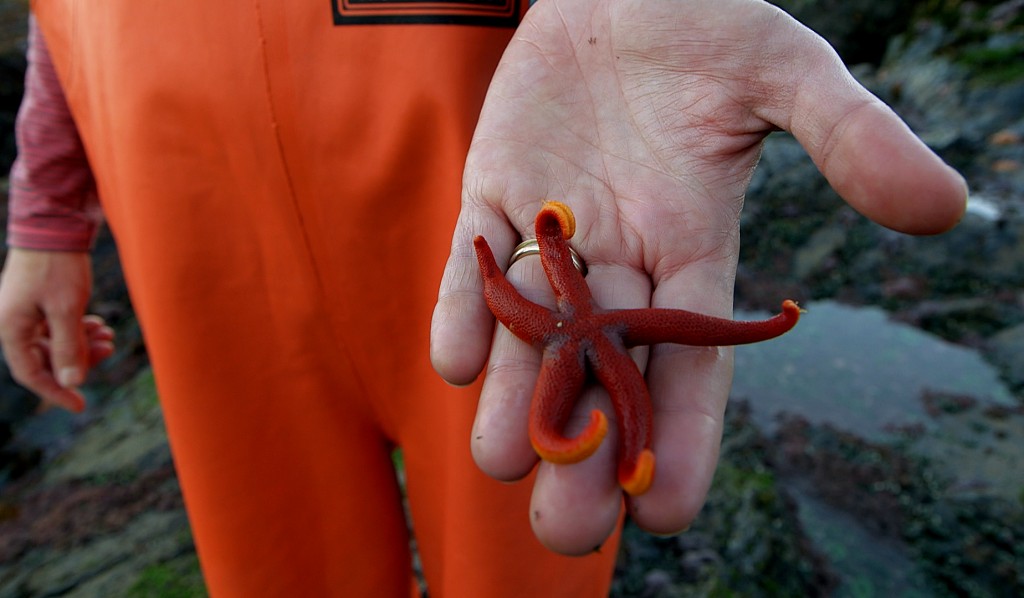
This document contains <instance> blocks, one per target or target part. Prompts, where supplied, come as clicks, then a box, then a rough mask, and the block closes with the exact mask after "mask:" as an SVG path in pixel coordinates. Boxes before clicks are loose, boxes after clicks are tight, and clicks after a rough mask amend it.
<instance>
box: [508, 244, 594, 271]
mask: <svg viewBox="0 0 1024 598" xmlns="http://www.w3.org/2000/svg"><path fill="white" fill-rule="evenodd" d="M530 255H540V245H538V244H537V239H527V240H525V241H523V242H522V243H520V244H519V245H516V248H515V249H514V250H512V256H511V257H509V258H508V267H509V268H511V267H512V264H514V263H516V262H518V261H519V260H521V259H523V258H524V257H527V256H530ZM569 255H570V256H572V265H573V266H575V267H576V269H577V270H579V271H580V274H582V275H583V276H586V275H587V262H585V261H583V258H582V257H580V254H578V253H576V250H575V249H573V248H572V247H569Z"/></svg>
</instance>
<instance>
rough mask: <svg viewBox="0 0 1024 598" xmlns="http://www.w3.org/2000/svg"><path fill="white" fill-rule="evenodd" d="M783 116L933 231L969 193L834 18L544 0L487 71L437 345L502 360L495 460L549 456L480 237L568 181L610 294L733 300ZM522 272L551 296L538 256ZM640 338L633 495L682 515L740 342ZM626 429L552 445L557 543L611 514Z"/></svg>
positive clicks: (480, 417) (536, 507) (844, 183)
mask: <svg viewBox="0 0 1024 598" xmlns="http://www.w3.org/2000/svg"><path fill="white" fill-rule="evenodd" d="M778 129H783V130H787V131H790V132H792V133H793V135H794V136H795V137H796V138H797V140H799V141H800V143H801V144H802V145H803V146H804V148H805V149H806V150H807V151H808V153H809V154H810V156H811V158H812V159H813V160H814V162H815V163H816V164H817V165H818V168H819V169H820V170H821V171H822V173H823V174H824V175H825V177H826V178H827V179H828V180H829V182H830V183H831V185H832V186H833V188H835V190H836V191H837V192H838V193H839V194H840V195H841V196H842V197H843V198H844V199H845V200H846V201H847V202H849V203H850V204H851V205H852V206H853V207H854V208H856V209H857V210H859V211H860V212H861V213H862V214H864V215H866V216H867V217H869V218H871V219H872V220H875V221H876V222H878V223H880V224H882V225H885V226H888V227H890V228H893V229H896V230H900V231H903V232H908V233H914V234H930V233H938V232H941V231H943V230H946V229H948V228H950V227H952V226H953V225H955V223H956V222H957V221H958V220H959V218H960V216H961V215H962V213H963V210H964V207H965V200H966V188H965V184H964V182H963V179H962V178H961V177H960V176H959V175H958V174H957V173H956V172H954V171H953V170H952V169H950V168H949V167H948V166H946V165H945V164H943V163H942V161H941V160H940V159H939V158H938V157H936V156H935V155H934V154H933V153H932V152H931V151H930V150H928V148H927V147H926V146H925V145H924V144H923V143H922V142H921V141H920V140H918V139H917V137H915V136H914V135H913V133H912V132H911V131H910V130H909V129H908V128H907V127H906V125H904V124H903V122H902V121H901V120H900V119H899V118H898V117H897V116H896V115H895V114H894V113H893V112H892V111H891V110H890V109H889V108H887V107H886V106H885V105H884V104H882V103H881V102H880V101H879V100H878V99H876V98H875V97H873V96H872V95H871V94H870V93H868V92H867V91H866V90H864V89H863V88H862V87H861V86H860V85H858V84H857V83H856V81H855V80H854V79H853V78H852V77H851V76H850V74H849V73H848V71H847V70H846V69H845V67H844V66H843V64H842V62H841V61H840V60H839V58H838V56H836V54H835V53H834V52H833V51H832V49H831V48H830V47H829V46H828V44H827V43H826V42H825V41H824V40H822V39H821V38H820V37H818V36H817V35H815V34H814V33H812V32H811V31H809V30H807V29H806V28H804V27H802V26H801V25H799V24H798V23H797V22H795V21H794V20H792V19H791V18H790V17H788V16H787V15H786V14H785V13H783V12H782V11H780V10H778V9H776V8H775V7H773V6H771V5H769V4H767V3H765V2H760V1H757V0H718V1H715V2H710V1H706V0H690V1H685V2H681V1H678V0H675V1H673V0H541V1H540V2H539V3H538V4H537V5H535V6H534V7H533V8H532V9H531V10H530V11H529V13H528V14H527V17H526V19H525V20H524V22H523V24H522V25H521V26H520V28H519V30H518V31H517V33H516V35H515V38H514V39H513V41H512V42H511V43H510V44H509V47H508V49H507V51H506V54H505V56H504V57H503V59H502V62H501V64H500V65H499V67H498V69H497V71H496V73H495V76H494V79H493V80H492V83H491V86H490V89H489V91H488V96H487V100H486V103H485V106H484V109H483V112H482V114H481V117H480V121H479V124H478V127H477V131H476V135H475V137H474V140H473V145H472V148H471V150H470V153H469V156H468V159H467V165H466V172H465V177H464V191H463V204H462V212H461V214H460V216H459V220H458V224H457V227H456V230H455V234H454V239H453V244H452V251H451V255H450V257H449V261H448V264H447V267H446V270H445V275H444V278H443V280H442V284H441V289H440V293H439V298H438V303H437V306H436V308H435V312H434V320H433V323H432V336H431V356H432V360H433V363H434V366H435V368H436V369H437V371H438V372H439V373H440V374H441V375H442V376H443V377H444V378H445V379H446V380H448V381H449V382H451V383H454V384H465V383H468V382H470V381H472V380H473V379H474V378H475V377H476V376H477V375H478V374H479V373H480V371H481V370H482V369H483V367H484V365H485V363H486V365H487V376H486V379H485V382H484V386H483V389H482V392H481V396H480V402H479V406H478V410H477V417H476V422H475V425H474V430H473V441H472V448H473V454H474V458H475V459H476V461H477V463H478V465H479V466H480V467H481V469H483V471H485V472H486V473H488V474H489V475H491V476H493V477H495V478H497V479H500V480H515V479H519V478H521V477H523V476H525V475H526V474H527V473H529V472H530V471H531V469H532V468H533V466H534V465H535V464H536V461H537V457H536V455H535V454H534V452H533V450H532V447H531V446H530V443H529V438H528V434H527V413H528V410H529V402H530V398H531V395H532V392H533V386H534V382H535V380H536V377H537V372H538V369H539V363H540V353H539V351H537V350H536V349H533V348H530V347H528V346H526V345H525V344H524V343H522V342H521V341H519V340H518V339H516V338H515V337H513V336H512V335H511V333H510V332H508V330H506V329H504V328H503V327H498V329H497V330H494V328H493V318H492V316H491V314H490V312H489V311H488V309H487V307H486V305H485V304H484V301H483V297H482V290H481V289H482V282H481V278H480V274H479V273H478V271H477V263H476V258H475V256H474V253H473V246H472V240H473V237H474V236H476V235H483V236H484V237H485V238H486V239H487V241H488V243H489V244H490V246H491V247H492V248H493V250H494V253H495V255H496V257H497V259H498V261H499V263H503V260H506V262H504V263H507V258H508V256H509V254H510V253H511V251H512V248H513V246H514V245H515V244H516V243H518V241H519V240H520V238H521V237H529V236H532V234H531V231H532V223H533V219H534V216H535V215H536V213H537V211H538V210H539V208H540V206H541V200H544V199H555V200H559V201H562V202H565V203H567V204H569V205H570V206H571V207H572V209H573V211H574V212H575V214H576V222H577V233H576V236H575V237H574V238H573V240H572V244H573V246H574V247H575V248H576V249H577V251H578V252H579V253H580V254H581V255H582V256H583V257H584V258H585V259H586V261H587V264H588V266H589V272H590V273H589V275H588V277H587V281H588V283H589V285H590V287H591V289H592V291H593V294H594V298H595V300H596V301H597V302H598V303H599V304H600V305H601V306H603V307H605V308H634V307H647V306H657V307H672V308H681V309H689V310H692V311H697V312H702V313H706V314H710V315H716V316H723V317H729V316H731V311H732V293H733V282H734V278H735V267H736V259H737V255H738V250H739V234H738V233H739V228H738V227H739V212H740V209H741V208H742V204H743V196H744V193H745V190H746V187H747V185H748V183H749V181H750V176H751V173H752V171H753V168H754V165H755V164H756V162H757V158H758V155H759V152H760V149H761V142H762V140H763V139H764V137H765V136H766V135H767V134H768V133H769V132H771V131H773V130H778ZM508 276H509V279H510V280H511V281H512V282H513V284H515V285H516V286H517V287H518V288H519V289H521V291H522V292H523V293H524V295H526V296H529V297H532V298H533V299H534V300H537V301H540V302H544V301H547V302H550V291H549V289H548V288H547V281H546V279H545V278H544V276H543V274H542V273H541V270H540V266H539V260H522V261H520V262H519V263H517V264H516V266H515V267H514V268H511V269H510V270H509V272H508ZM779 299H780V300H781V299H782V298H781V297H780V298H779ZM492 331H493V334H492ZM634 355H635V357H636V358H637V361H638V363H639V364H640V366H641V368H642V369H644V370H645V372H646V379H647V383H648V386H649V389H650V394H651V399H652V402H653V408H654V414H655V415H654V425H655V427H654V454H655V455H656V458H657V460H658V461H657V467H658V469H657V472H656V475H655V478H654V483H653V485H652V487H651V489H650V491H649V492H647V493H646V494H643V495H641V496H637V497H630V498H629V500H628V508H629V510H630V514H631V516H632V517H633V519H634V520H635V521H636V522H637V523H638V524H639V525H640V526H641V527H644V528H645V529H648V530H650V531H652V532H655V533H663V534H665V533H675V532H678V531H680V530H682V529H684V528H685V527H686V526H688V525H689V523H690V522H691V521H692V520H693V519H694V517H695V516H696V514H697V512H698V511H699V509H700V507H701V505H702V503H703V501H704V498H705V495H706V493H707V489H708V487H709V485H710V482H711V478H712V475H713V472H714V466H715V462H716V461H717V455H718V447H719V444H720V440H721V433H722V419H723V413H724V409H725V403H726V400H727V398H728V392H729V387H730V384H731V378H732V352H731V351H730V350H727V349H714V348H711V349H708V348H694V347H683V346H677V345H658V346H656V347H654V348H652V349H651V350H650V351H649V352H645V351H637V352H635V353H634ZM488 356H489V361H488ZM595 404H596V405H598V406H599V407H602V408H603V410H604V411H605V412H606V413H608V414H609V415H610V416H611V414H612V412H611V411H610V410H609V409H608V408H607V403H606V397H605V396H604V395H603V393H601V392H597V391H589V392H588V393H587V394H586V396H585V397H584V398H583V399H582V400H581V401H580V404H579V405H578V408H577V410H576V414H577V416H578V417H576V418H575V419H574V421H573V422H571V423H570V429H569V430H568V431H567V432H566V435H568V436H572V435H573V433H574V432H575V431H577V430H578V429H579V428H580V427H582V425H583V424H585V422H586V421H587V417H588V413H589V411H590V409H591V408H592V407H593V406H594V405H595ZM574 426H578V427H574ZM614 435H615V425H614V424H612V425H610V430H609V435H608V438H606V439H605V442H604V444H603V445H602V447H601V449H599V450H598V452H597V453H595V454H594V455H593V456H592V457H590V458H589V459H587V460H585V461H583V462H580V463H577V464H573V465H552V464H550V463H542V464H541V466H540V469H539V471H538V474H537V478H536V483H535V486H534V492H533V500H532V505H531V507H530V513H531V520H532V523H533V527H534V531H535V532H536V534H537V536H538V538H539V539H540V540H541V541H542V542H543V543H544V544H545V545H547V546H548V547H549V548H551V549H553V550H556V551H558V552H563V553H567V554H580V553H584V552H587V551H589V550H592V549H593V548H594V547H595V546H598V545H599V544H600V543H601V542H602V541H603V540H604V539H605V538H606V537H607V535H608V534H609V533H611V531H612V530H613V529H614V527H615V524H616V521H617V518H618V514H619V511H620V508H621V504H622V494H621V492H620V490H619V488H618V487H617V485H616V481H615V459H614V457H615V455H614V453H615V438H614Z"/></svg>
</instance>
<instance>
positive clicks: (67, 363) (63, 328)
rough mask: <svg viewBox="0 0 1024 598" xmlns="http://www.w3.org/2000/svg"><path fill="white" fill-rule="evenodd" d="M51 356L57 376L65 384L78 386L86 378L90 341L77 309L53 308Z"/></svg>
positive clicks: (49, 315) (61, 383)
mask: <svg viewBox="0 0 1024 598" xmlns="http://www.w3.org/2000/svg"><path fill="white" fill-rule="evenodd" d="M46 315H47V325H48V327H49V330H50V342H49V356H50V366H51V367H52V368H53V373H54V377H55V378H56V380H57V382H58V383H59V384H60V385H61V386H63V387H64V388H77V387H78V386H80V385H81V384H82V383H83V382H85V374H86V364H87V357H88V353H89V350H88V344H87V340H86V336H85V329H84V327H83V325H82V316H81V314H80V313H74V311H71V310H69V311H64V310H61V311H50V312H48V313H47V314H46Z"/></svg>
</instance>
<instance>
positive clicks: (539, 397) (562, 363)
mask: <svg viewBox="0 0 1024 598" xmlns="http://www.w3.org/2000/svg"><path fill="white" fill-rule="evenodd" d="M585 380H586V371H585V369H584V362H583V355H582V354H581V351H580V347H579V343H577V342H571V341H567V342H564V343H563V344H562V345H561V346H560V347H558V348H557V349H550V348H549V349H548V350H546V351H545V352H544V360H543V362H542V363H541V367H540V375H539V376H538V378H537V386H536V388H535V390H534V393H533V402H531V403H530V443H531V444H532V445H533V449H534V450H535V451H537V454H538V455H540V457H541V458H542V459H544V460H545V461H550V462H551V463H578V462H579V461H582V460H584V459H586V458H587V457H589V456H590V455H592V454H594V451H596V450H597V447H599V446H600V445H601V441H603V440H604V437H605V435H606V434H607V433H608V418H607V417H606V416H605V414H604V413H602V412H601V411H600V410H599V409H594V410H593V411H591V412H590V422H589V423H588V424H587V427H586V428H585V429H584V430H583V431H582V432H580V433H579V434H578V435H576V437H575V438H566V437H565V436H564V435H563V430H564V429H565V424H566V423H567V422H568V421H569V417H570V416H571V415H572V408H573V405H574V404H575V403H576V398H577V397H578V396H579V395H580V392H581V391H582V390H583V384H584V382H585Z"/></svg>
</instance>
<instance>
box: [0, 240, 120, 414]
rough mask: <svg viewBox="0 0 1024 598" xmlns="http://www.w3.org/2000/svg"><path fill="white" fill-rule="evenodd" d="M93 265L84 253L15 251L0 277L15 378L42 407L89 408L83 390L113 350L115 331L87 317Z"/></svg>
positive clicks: (2, 341)
mask: <svg viewBox="0 0 1024 598" xmlns="http://www.w3.org/2000/svg"><path fill="white" fill-rule="evenodd" d="M91 289H92V267H91V265H90V262H89V255H88V254H85V253H74V252H58V251H33V250H26V249H17V248H12V249H10V250H9V251H8V253H7V262H6V263H5V264H4V270H3V275H2V277H0V345H2V346H3V352H4V358H5V359H6V361H7V365H8V366H9V367H10V370H11V375H12V376H13V377H14V379H15V380H16V381H17V382H18V383H19V384H21V385H23V386H25V387H26V388H28V389H29V390H31V391H32V392H34V393H35V394H36V395H38V396H39V398H40V399H41V400H42V403H43V407H44V408H45V407H49V406H59V407H63V408H65V409H68V410H69V411H74V412H76V413H77V412H80V411H82V410H83V409H85V399H84V397H83V396H82V393H81V392H79V391H78V386H80V385H81V384H82V383H83V382H84V381H85V377H86V374H87V372H88V370H89V369H90V368H92V367H93V366H94V365H96V364H97V363H99V362H100V361H102V360H103V359H105V358H106V357H109V356H110V354H111V353H113V352H114V342H113V340H114V332H113V330H111V329H110V327H108V326H107V325H106V324H105V323H104V322H103V319H102V318H100V317H99V316H94V315H88V316H87V315H83V314H85V307H86V303H87V302H88V300H89V294H90V292H91Z"/></svg>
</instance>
